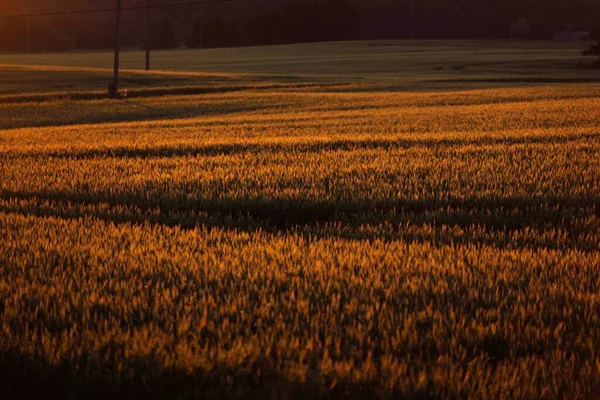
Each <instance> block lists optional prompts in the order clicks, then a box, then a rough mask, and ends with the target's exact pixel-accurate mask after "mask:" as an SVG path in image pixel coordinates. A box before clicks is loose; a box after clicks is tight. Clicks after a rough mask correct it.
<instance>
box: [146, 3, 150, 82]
mask: <svg viewBox="0 0 600 400" xmlns="http://www.w3.org/2000/svg"><path fill="white" fill-rule="evenodd" d="M146 71H150V0H146Z"/></svg>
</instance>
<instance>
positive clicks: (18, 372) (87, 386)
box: [0, 346, 434, 400]
mask: <svg viewBox="0 0 600 400" xmlns="http://www.w3.org/2000/svg"><path fill="white" fill-rule="evenodd" d="M113 351H114V352H115V353H118V346H117V347H115V350H113ZM100 356H102V354H84V355H83V356H82V357H83V360H87V362H86V361H83V362H82V363H81V364H78V368H76V367H74V364H73V363H70V362H69V361H68V360H65V361H62V362H60V363H59V364H58V365H51V364H49V363H48V362H46V361H44V360H40V359H33V358H30V357H28V356H26V355H23V354H21V353H19V352H18V351H17V350H11V351H0V397H1V398H2V399H4V400H19V399H42V398H44V399H47V398H49V397H48V395H49V394H51V396H52V397H50V398H53V399H90V400H96V399H97V400H104V399H140V400H141V399H173V398H177V399H182V400H185V399H198V398H202V399H313V398H331V399H339V398H348V399H362V398H366V397H367V396H369V395H372V392H373V389H372V387H371V388H370V387H369V385H368V384H366V383H365V384H364V385H358V384H353V383H351V382H344V381H337V382H336V385H335V387H329V386H323V382H319V381H320V380H321V379H318V378H317V377H318V375H317V374H313V375H314V377H313V378H310V379H309V380H308V381H307V382H303V383H299V382H293V381H290V380H288V379H286V378H285V377H283V376H281V375H280V374H278V373H277V371H275V370H274V369H273V367H272V366H271V364H272V362H271V361H270V360H264V361H263V360H260V359H258V360H255V361H254V362H253V365H250V366H249V367H248V368H245V369H243V368H240V369H232V368H231V367H226V366H219V365H216V366H214V368H213V369H212V370H211V371H210V372H202V371H195V372H192V373H190V372H188V371H182V370H177V369H173V370H165V369H164V368H162V367H157V365H160V362H158V361H157V360H154V359H152V358H151V357H145V358H140V359H138V360H129V361H128V363H129V366H130V367H131V369H132V370H134V371H135V374H123V373H122V372H121V371H117V370H116V367H115V366H116V364H117V363H116V362H114V363H112V362H110V361H109V362H100V365H98V362H97V358H98V357H100ZM104 356H106V357H107V359H109V360H111V361H112V360H115V359H118V357H120V356H119V355H118V354H104ZM86 367H89V369H87V368H86ZM315 370H316V368H315ZM96 371H98V372H96ZM117 377H118V379H117ZM325 389H327V391H326V392H324V390H325ZM429 389H430V390H425V389H416V390H414V391H410V392H406V391H404V392H395V393H389V396H392V397H393V398H411V399H433V398H434V397H433V396H432V395H431V394H428V393H431V388H429ZM325 393H326V394H325Z"/></svg>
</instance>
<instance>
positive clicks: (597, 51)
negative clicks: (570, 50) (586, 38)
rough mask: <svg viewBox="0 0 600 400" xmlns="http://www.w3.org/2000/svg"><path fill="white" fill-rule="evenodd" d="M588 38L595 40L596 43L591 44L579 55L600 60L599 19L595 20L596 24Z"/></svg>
mask: <svg viewBox="0 0 600 400" xmlns="http://www.w3.org/2000/svg"><path fill="white" fill-rule="evenodd" d="M590 36H591V37H592V39H595V40H596V41H597V43H595V44H591V45H590V46H589V47H588V48H587V49H585V50H584V51H583V52H582V53H581V54H583V56H584V57H595V58H600V18H598V19H597V20H596V23H595V24H594V26H593V27H592V30H591V34H590Z"/></svg>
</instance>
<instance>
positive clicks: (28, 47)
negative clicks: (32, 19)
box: [25, 17, 31, 53]
mask: <svg viewBox="0 0 600 400" xmlns="http://www.w3.org/2000/svg"><path fill="white" fill-rule="evenodd" d="M30 51H31V29H30V27H29V18H28V17H25V52H26V53H29V52H30Z"/></svg>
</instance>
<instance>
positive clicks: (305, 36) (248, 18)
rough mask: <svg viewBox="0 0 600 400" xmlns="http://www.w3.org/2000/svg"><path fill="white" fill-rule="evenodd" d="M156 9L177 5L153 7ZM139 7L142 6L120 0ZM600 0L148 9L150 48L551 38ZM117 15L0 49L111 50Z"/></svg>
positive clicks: (3, 28)
mask: <svg viewBox="0 0 600 400" xmlns="http://www.w3.org/2000/svg"><path fill="white" fill-rule="evenodd" d="M152 1H153V2H154V3H155V4H159V3H160V4H164V3H178V2H181V1H182V0H152ZM123 3H124V5H143V4H144V3H145V0H123ZM115 4H116V0H56V1H52V2H48V1H47V0H0V10H2V13H23V12H38V11H52V10H62V9H71V10H73V9H86V8H97V7H111V6H114V5H115ZM598 16H600V1H598V0H239V1H238V2H236V3H227V4H213V5H204V6H200V7H198V6H193V7H173V8H169V9H154V10H152V18H151V32H152V45H153V47H154V48H174V47H181V46H185V47H190V48H197V47H223V46H249V45H262V44H281V43H298V42H312V41H328V40H360V39H406V38H415V39H419V38H423V39H435V38H448V39H492V38H507V37H511V36H513V37H519V38H532V39H543V38H549V37H551V35H552V33H553V32H554V31H556V30H557V29H559V28H560V27H561V26H563V25H565V24H583V25H589V26H591V25H592V24H593V21H594V20H595V19H596V18H597V17H598ZM114 17H115V16H114V13H95V14H85V15H69V16H53V17H30V18H27V19H25V18H18V19H2V20H0V50H4V51H6V50H8V51H25V50H30V51H64V50H73V49H103V48H110V47H111V46H112V43H113V40H114V33H113V32H114V29H113V28H114V20H115V18H114ZM143 21H144V13H143V11H127V12H125V13H124V15H123V37H122V43H123V44H124V45H125V46H131V47H133V46H140V45H141V44H142V43H143V42H144V23H143Z"/></svg>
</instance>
